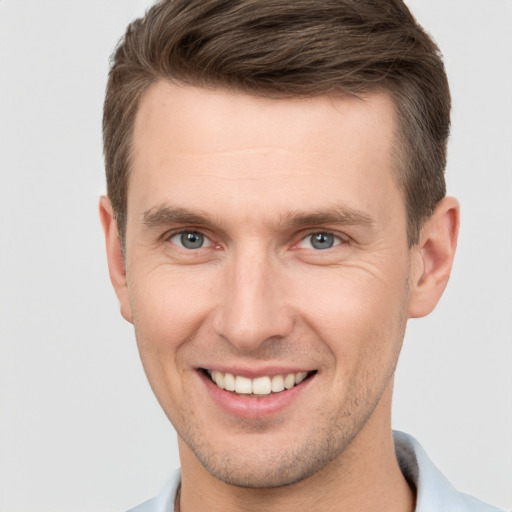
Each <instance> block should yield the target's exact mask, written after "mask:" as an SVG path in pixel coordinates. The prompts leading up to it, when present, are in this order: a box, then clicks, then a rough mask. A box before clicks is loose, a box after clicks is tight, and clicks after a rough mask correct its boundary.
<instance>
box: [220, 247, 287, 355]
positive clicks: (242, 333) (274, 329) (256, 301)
mask: <svg viewBox="0 0 512 512" xmlns="http://www.w3.org/2000/svg"><path fill="white" fill-rule="evenodd" d="M224 270H225V271H224V273H223V285H222V286H221V289H220V290H219V293H220V296H219V302H218V306H217V308H216V310H215V311H214V317H213V329H214V330H215V332H216V333H217V334H218V335H219V336H222V337H223V338H224V339H226V340H227V341H228V342H229V343H230V344H232V345H233V346H234V347H236V348H237V349H238V350H240V351H254V350H256V349H257V348H259V347H260V346H261V345H263V344H265V342H268V341H270V340H275V339H279V338H284V337H286V336H288V335H289V334H290V333H291V331H292V329H293V315H292V312H291V310H290V308H288V307H287V305H286V298H285V297H286V290H285V289H284V286H283V279H282V273H283V272H282V269H281V268H280V264H279V262H277V261H274V260H273V259H272V257H271V256H270V255H268V254H266V251H264V250H256V249H254V248H253V249H252V250H251V249H248V250H246V251H244V252H243V253H240V254H238V255H236V256H234V258H233V259H232V260H231V261H230V263H229V265H226V268H225V269H224Z"/></svg>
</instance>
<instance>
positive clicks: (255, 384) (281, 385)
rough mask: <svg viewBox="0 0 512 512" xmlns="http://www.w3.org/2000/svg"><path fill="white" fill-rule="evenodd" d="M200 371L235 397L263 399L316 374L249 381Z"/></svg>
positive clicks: (265, 377) (275, 376)
mask: <svg viewBox="0 0 512 512" xmlns="http://www.w3.org/2000/svg"><path fill="white" fill-rule="evenodd" d="M201 371H202V372H203V373H204V374H205V375H206V376H207V377H208V378H209V379H210V380H211V381H212V382H213V383H214V384H215V385H216V386H217V387H218V388H219V389H223V390H225V391H230V392H232V393H234V394H237V395H245V396H255V397H264V396H268V395H271V394H277V393H282V392H283V391H286V390H289V389H292V388H294V387H296V386H298V385H299V384H301V383H302V382H304V381H305V380H307V379H309V378H311V377H312V376H313V375H314V374H315V373H317V372H316V370H315V371H311V372H297V373H286V374H281V375H263V376H260V377H256V378H254V379H251V378H249V377H244V376H242V375H233V374H232V373H228V372H226V373H224V372H220V371H217V370H208V369H204V368H203V369H201Z"/></svg>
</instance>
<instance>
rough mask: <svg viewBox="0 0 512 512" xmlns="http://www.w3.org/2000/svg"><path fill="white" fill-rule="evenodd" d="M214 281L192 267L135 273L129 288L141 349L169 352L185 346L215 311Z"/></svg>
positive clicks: (166, 267) (164, 268)
mask: <svg viewBox="0 0 512 512" xmlns="http://www.w3.org/2000/svg"><path fill="white" fill-rule="evenodd" d="M137 276H140V278H137ZM210 281H211V279H210V277H209V276H208V275H207V274H206V273H205V272H198V271H197V269H195V268H190V267H187V268H180V269H175V268H172V267H171V266H163V267H160V268H158V269H155V270H154V271H152V272H142V271H141V272H138V273H134V279H133V280H131V282H130V287H129V288H130V299H131V306H132V311H133V323H134V325H135V329H136V332H137V341H138V343H139V345H140V348H141V350H144V351H154V352H158V353H161V352H168V351H169V350H176V349H177V347H179V345H180V344H182V343H184V342H185V341H186V340H187V338H189V337H190V336H191V335H192V334H193V333H194V332H195V331H196V330H197V329H198V328H199V327H200V325H201V323H202V321H203V320H204V318H205V316H206V315H207V314H208V311H209V309H210V308H211V304H212V300H213V297H214V295H215V289H214V287H213V286H212V285H211V284H210Z"/></svg>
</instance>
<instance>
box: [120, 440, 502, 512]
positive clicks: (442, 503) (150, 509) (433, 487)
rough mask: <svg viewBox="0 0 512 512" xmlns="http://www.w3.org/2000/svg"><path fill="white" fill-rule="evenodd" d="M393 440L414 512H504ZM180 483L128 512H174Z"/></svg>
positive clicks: (415, 449)
mask: <svg viewBox="0 0 512 512" xmlns="http://www.w3.org/2000/svg"><path fill="white" fill-rule="evenodd" d="M393 438H394V440H395V451H396V456H397V458H398V462H399V464H400V469H401V470H402V473H403V474H404V476H405V478H406V479H407V481H408V482H410V483H411V484H412V485H414V486H415V487H416V493H417V494H416V511H415V512H505V511H504V510H502V509H499V508H496V507H492V506H491V505H487V504H486V503H484V502H482V501H480V500H477V499H476V498H473V497H472V496H469V495H468V494H463V493H461V492H459V491H457V490H456V489H454V488H453V487H452V485H451V484H450V482H448V480H446V478H445V477H444V476H443V475H442V474H441V472H440V471H439V469H437V468H436V466H435V465H434V464H433V462H432V461H431V460H430V459H429V458H428V456H427V454H426V453H425V450H423V448H422V447H421V445H420V444H419V443H418V441H416V439H414V438H413V437H412V436H410V435H408V434H404V433H403V432H397V431H395V432H393ZM179 483H180V472H179V471H176V473H175V474H174V476H173V478H172V479H171V480H170V481H169V482H168V483H167V485H166V486H165V487H164V488H163V489H162V491H161V492H160V494H159V495H158V496H157V497H156V498H153V499H151V500H149V501H146V502H144V503H142V504H141V505H139V506H138V507H135V508H133V509H131V510H129V511H128V512H173V511H174V500H175V498H176V492H177V490H178V486H179Z"/></svg>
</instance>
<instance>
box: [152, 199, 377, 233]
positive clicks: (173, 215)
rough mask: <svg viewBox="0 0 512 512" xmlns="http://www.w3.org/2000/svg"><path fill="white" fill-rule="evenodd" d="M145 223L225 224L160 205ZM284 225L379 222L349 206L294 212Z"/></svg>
mask: <svg viewBox="0 0 512 512" xmlns="http://www.w3.org/2000/svg"><path fill="white" fill-rule="evenodd" d="M142 219H143V223H144V225H145V226H147V227H150V228H155V227H162V226H169V225H172V224H182V225H185V224H190V225H196V226H204V227H208V228H212V229H213V228H219V227H221V226H222V225H223V224H224V223H223V222H222V221H221V220H220V219H216V218H215V217H212V216H211V215H209V214H204V213H198V212H193V211H191V210H187V209H186V208H181V207H173V206H165V205H162V206H157V207H154V208H150V209H149V210H146V211H145V212H144V213H143V214H142ZM278 224H279V225H281V226H283V227H291V228H301V227H306V226H315V225H321V224H337V225H350V226H367V227H371V226H373V225H374V224H375V221H374V219H373V218H372V217H371V216H370V215H368V214H367V213H365V212H362V211H360V210H357V209H353V208H349V207H345V206H342V207H332V208H327V209H324V210H321V211H317V212H303V211H300V210H296V211H291V212H288V213H286V214H285V215H283V216H282V217H281V218H280V219H279V223H278Z"/></svg>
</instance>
